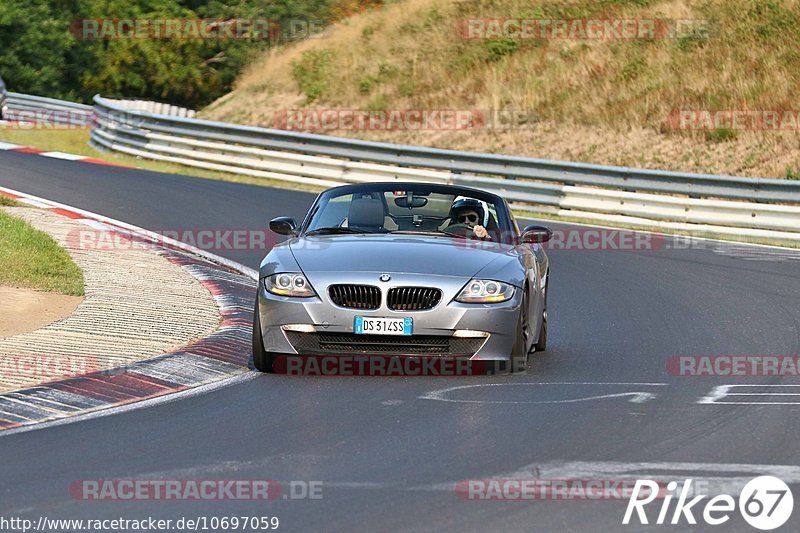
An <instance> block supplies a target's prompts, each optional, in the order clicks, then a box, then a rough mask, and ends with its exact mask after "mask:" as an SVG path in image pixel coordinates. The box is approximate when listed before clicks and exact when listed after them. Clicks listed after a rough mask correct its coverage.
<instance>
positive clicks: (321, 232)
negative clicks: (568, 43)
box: [306, 226, 370, 235]
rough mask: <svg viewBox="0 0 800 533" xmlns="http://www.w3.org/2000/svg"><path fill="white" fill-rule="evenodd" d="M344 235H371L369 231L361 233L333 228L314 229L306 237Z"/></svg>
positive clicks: (350, 229) (348, 229) (349, 229)
mask: <svg viewBox="0 0 800 533" xmlns="http://www.w3.org/2000/svg"><path fill="white" fill-rule="evenodd" d="M342 233H370V232H368V231H359V230H355V229H352V228H340V227H336V226H334V227H331V228H317V229H312V230H311V231H307V232H306V235H338V234H342Z"/></svg>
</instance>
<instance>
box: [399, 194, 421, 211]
mask: <svg viewBox="0 0 800 533" xmlns="http://www.w3.org/2000/svg"><path fill="white" fill-rule="evenodd" d="M394 205H396V206H397V207H402V208H405V209H408V208H409V207H425V206H426V205H428V199H427V198H424V197H421V196H413V197H412V198H411V201H410V202H409V201H408V196H401V197H400V198H395V199H394Z"/></svg>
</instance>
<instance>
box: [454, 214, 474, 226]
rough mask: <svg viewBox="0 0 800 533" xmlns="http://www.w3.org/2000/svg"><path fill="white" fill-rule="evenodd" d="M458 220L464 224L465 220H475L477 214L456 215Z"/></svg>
mask: <svg viewBox="0 0 800 533" xmlns="http://www.w3.org/2000/svg"><path fill="white" fill-rule="evenodd" d="M458 221H459V223H461V224H465V223H466V222H467V221H469V222H477V221H478V215H476V214H475V213H470V214H469V215H458Z"/></svg>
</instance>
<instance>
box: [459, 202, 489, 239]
mask: <svg viewBox="0 0 800 533" xmlns="http://www.w3.org/2000/svg"><path fill="white" fill-rule="evenodd" d="M485 216H486V213H485V211H484V209H483V204H482V203H481V202H480V201H479V200H475V199H474V198H460V199H458V200H456V201H455V202H453V205H452V207H451V208H450V224H451V225H454V224H464V225H466V226H469V227H470V228H471V229H472V232H473V233H474V234H475V236H476V237H478V238H479V239H487V238H491V237H489V232H488V231H486V228H485V227H484V226H483V225H482V223H483V219H484V217H485Z"/></svg>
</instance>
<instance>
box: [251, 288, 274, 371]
mask: <svg viewBox="0 0 800 533" xmlns="http://www.w3.org/2000/svg"><path fill="white" fill-rule="evenodd" d="M253 366H255V367H256V370H259V371H260V372H272V354H271V353H270V352H267V351H266V350H264V339H263V337H262V336H261V320H260V313H259V311H258V298H257V297H256V305H255V310H254V311H253Z"/></svg>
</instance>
